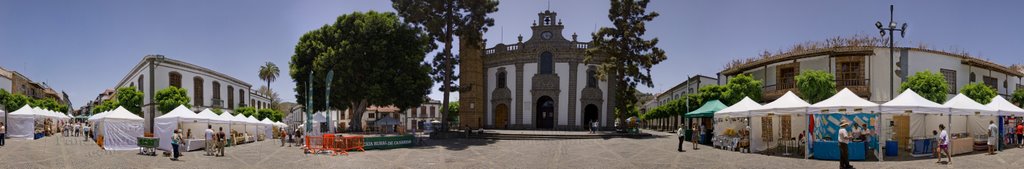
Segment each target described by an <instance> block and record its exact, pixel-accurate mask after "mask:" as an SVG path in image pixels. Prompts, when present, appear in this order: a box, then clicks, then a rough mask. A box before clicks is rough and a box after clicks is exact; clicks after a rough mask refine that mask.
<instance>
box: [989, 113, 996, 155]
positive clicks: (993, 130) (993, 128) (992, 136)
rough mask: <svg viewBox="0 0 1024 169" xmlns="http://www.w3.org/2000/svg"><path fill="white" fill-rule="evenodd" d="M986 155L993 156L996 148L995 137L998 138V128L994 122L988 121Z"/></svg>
mask: <svg viewBox="0 0 1024 169" xmlns="http://www.w3.org/2000/svg"><path fill="white" fill-rule="evenodd" d="M988 133H989V135H988V154H989V155H995V154H996V152H995V151H993V150H995V147H996V136H999V127H996V123H995V121H991V120H990V121H988Z"/></svg>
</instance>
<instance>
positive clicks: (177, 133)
mask: <svg viewBox="0 0 1024 169" xmlns="http://www.w3.org/2000/svg"><path fill="white" fill-rule="evenodd" d="M180 143H181V129H176V130H174V135H171V150H172V151H171V152H172V153H173V154H172V155H171V161H178V157H179V156H181V152H179V151H178V147H180V145H179V144H180Z"/></svg>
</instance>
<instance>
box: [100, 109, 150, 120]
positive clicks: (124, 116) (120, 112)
mask: <svg viewBox="0 0 1024 169" xmlns="http://www.w3.org/2000/svg"><path fill="white" fill-rule="evenodd" d="M107 113H108V114H107V115H105V116H103V117H100V119H119V120H142V117H139V116H138V115H135V114H132V112H129V111H128V110H127V109H124V107H121V106H118V107H117V109H114V110H113V111H110V112H107Z"/></svg>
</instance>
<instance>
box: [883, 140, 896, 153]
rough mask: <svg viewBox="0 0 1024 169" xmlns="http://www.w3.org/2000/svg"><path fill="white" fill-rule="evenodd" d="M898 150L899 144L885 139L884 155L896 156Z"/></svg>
mask: <svg viewBox="0 0 1024 169" xmlns="http://www.w3.org/2000/svg"><path fill="white" fill-rule="evenodd" d="M899 152H900V144H899V142H897V141H885V156H897V155H899Z"/></svg>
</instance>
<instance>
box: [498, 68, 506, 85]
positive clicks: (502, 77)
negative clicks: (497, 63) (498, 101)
mask: <svg viewBox="0 0 1024 169" xmlns="http://www.w3.org/2000/svg"><path fill="white" fill-rule="evenodd" d="M497 77H498V82H497V83H498V84H497V87H498V88H506V87H507V86H508V73H506V72H505V71H500V72H498V75H497Z"/></svg>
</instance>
